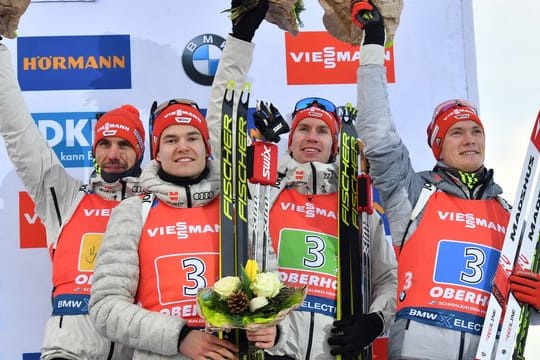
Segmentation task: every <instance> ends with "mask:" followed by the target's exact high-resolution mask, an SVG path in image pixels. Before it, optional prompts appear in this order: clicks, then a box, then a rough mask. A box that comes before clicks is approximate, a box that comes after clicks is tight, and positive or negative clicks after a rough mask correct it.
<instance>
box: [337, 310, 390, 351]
mask: <svg viewBox="0 0 540 360" xmlns="http://www.w3.org/2000/svg"><path fill="white" fill-rule="evenodd" d="M383 330H384V320H383V316H382V314H381V313H380V312H379V313H369V314H360V315H355V316H352V317H349V318H346V319H343V320H336V321H334V327H333V328H332V334H331V335H330V338H328V344H329V345H330V347H331V350H330V354H332V355H338V354H347V353H353V354H357V353H360V352H361V351H362V350H363V349H364V348H365V347H366V346H368V345H369V344H371V343H372V342H373V340H375V339H376V338H377V337H378V336H379V335H381V334H382V332H383Z"/></svg>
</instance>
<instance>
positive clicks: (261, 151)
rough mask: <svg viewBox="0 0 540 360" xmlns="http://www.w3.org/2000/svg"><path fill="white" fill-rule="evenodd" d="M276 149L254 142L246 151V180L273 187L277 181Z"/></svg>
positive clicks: (272, 145)
mask: <svg viewBox="0 0 540 360" xmlns="http://www.w3.org/2000/svg"><path fill="white" fill-rule="evenodd" d="M277 159H278V147H277V145H276V144H274V143H270V142H266V141H254V142H253V143H252V144H251V145H250V146H248V149H247V162H248V179H249V181H250V182H251V183H253V184H261V185H274V184H275V183H276V181H277V163H278V161H277Z"/></svg>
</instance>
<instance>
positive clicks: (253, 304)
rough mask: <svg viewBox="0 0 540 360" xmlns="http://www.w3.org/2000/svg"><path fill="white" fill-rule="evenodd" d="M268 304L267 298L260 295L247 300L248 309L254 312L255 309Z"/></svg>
mask: <svg viewBox="0 0 540 360" xmlns="http://www.w3.org/2000/svg"><path fill="white" fill-rule="evenodd" d="M266 305H268V299H266V298H265V297H262V296H257V297H254V298H253V299H251V300H250V301H249V311H251V312H255V310H257V309H260V308H262V307H264V306H266Z"/></svg>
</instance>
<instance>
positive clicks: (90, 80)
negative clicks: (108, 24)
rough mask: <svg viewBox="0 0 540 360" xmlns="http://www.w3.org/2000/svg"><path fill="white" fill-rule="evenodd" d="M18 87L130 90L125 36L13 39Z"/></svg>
mask: <svg viewBox="0 0 540 360" xmlns="http://www.w3.org/2000/svg"><path fill="white" fill-rule="evenodd" d="M17 65H18V77H19V83H20V84H21V89H22V90H84V89H131V50H130V38H129V35H101V36H43V37H19V38H17Z"/></svg>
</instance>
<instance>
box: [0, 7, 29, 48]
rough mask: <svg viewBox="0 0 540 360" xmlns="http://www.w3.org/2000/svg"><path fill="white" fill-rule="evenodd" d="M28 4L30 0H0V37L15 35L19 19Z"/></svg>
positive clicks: (10, 37) (9, 37)
mask: <svg viewBox="0 0 540 360" xmlns="http://www.w3.org/2000/svg"><path fill="white" fill-rule="evenodd" d="M29 4H30V0H0V37H2V36H5V37H7V38H8V39H14V38H15V37H17V33H16V30H17V28H18V27H19V20H20V18H21V16H22V14H23V13H24V12H25V11H26V8H27V7H28V5H29Z"/></svg>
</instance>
